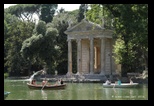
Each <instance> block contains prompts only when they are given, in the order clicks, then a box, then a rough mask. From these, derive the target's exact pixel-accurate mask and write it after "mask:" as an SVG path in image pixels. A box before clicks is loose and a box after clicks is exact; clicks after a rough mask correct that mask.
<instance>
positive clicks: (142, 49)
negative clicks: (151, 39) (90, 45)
mask: <svg viewBox="0 0 154 106" xmlns="http://www.w3.org/2000/svg"><path fill="white" fill-rule="evenodd" d="M103 6H104V7H105V8H106V9H107V10H108V11H109V12H110V13H111V14H112V15H113V16H114V21H115V22H114V27H115V32H116V33H115V34H116V35H117V36H116V38H117V39H121V40H122V41H123V42H124V43H123V48H122V49H119V50H118V46H119V45H116V46H115V50H116V51H115V53H116V54H117V55H118V54H119V53H120V54H119V55H120V57H121V59H120V61H119V62H120V63H121V64H122V76H126V75H127V72H131V71H133V72H134V71H135V70H136V71H137V70H141V69H139V67H141V66H142V64H143V63H145V65H146V67H148V63H147V60H148V46H147V45H148V31H147V28H148V5H147V4H115V5H107V4H104V5H103ZM117 51H118V52H117ZM118 57H119V56H118ZM115 58H116V57H115ZM116 59H119V58H116Z"/></svg>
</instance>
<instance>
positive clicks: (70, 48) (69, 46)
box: [67, 39, 72, 75]
mask: <svg viewBox="0 0 154 106" xmlns="http://www.w3.org/2000/svg"><path fill="white" fill-rule="evenodd" d="M67 75H72V42H71V39H69V40H68V72H67Z"/></svg>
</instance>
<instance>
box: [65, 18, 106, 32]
mask: <svg viewBox="0 0 154 106" xmlns="http://www.w3.org/2000/svg"><path fill="white" fill-rule="evenodd" d="M91 30H103V28H102V27H101V26H100V25H98V24H95V23H92V22H90V21H87V20H85V19H83V20H82V21H81V22H80V23H78V24H77V25H75V26H73V27H70V28H68V29H67V30H66V31H65V32H66V33H67V32H76V31H91Z"/></svg>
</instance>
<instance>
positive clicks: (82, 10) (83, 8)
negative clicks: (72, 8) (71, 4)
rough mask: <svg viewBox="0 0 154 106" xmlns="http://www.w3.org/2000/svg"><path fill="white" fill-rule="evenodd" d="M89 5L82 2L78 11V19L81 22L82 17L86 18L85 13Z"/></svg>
mask: <svg viewBox="0 0 154 106" xmlns="http://www.w3.org/2000/svg"><path fill="white" fill-rule="evenodd" d="M87 8H88V7H87V5H86V4H81V5H80V7H79V13H78V17H77V20H78V22H81V20H82V19H84V18H85V13H86V11H87Z"/></svg>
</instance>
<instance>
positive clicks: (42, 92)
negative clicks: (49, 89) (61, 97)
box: [41, 90, 48, 100]
mask: <svg viewBox="0 0 154 106" xmlns="http://www.w3.org/2000/svg"><path fill="white" fill-rule="evenodd" d="M41 94H42V99H43V100H48V97H47V93H46V92H45V91H44V90H41Z"/></svg>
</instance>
